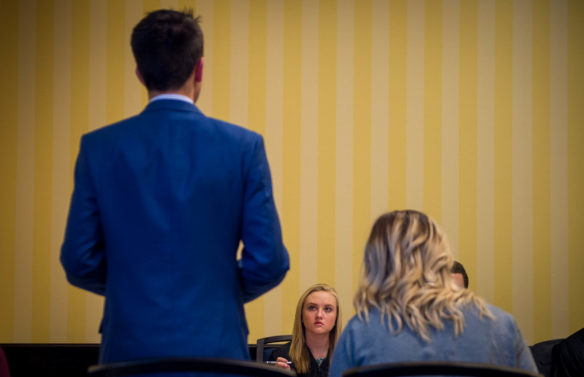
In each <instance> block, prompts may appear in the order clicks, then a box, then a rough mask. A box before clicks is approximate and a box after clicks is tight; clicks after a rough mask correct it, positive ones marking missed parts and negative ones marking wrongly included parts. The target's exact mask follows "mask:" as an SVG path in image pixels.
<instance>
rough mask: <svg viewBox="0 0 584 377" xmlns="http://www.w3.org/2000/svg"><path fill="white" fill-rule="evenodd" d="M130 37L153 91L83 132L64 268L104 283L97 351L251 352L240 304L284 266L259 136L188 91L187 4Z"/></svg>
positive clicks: (192, 51) (197, 32)
mask: <svg viewBox="0 0 584 377" xmlns="http://www.w3.org/2000/svg"><path fill="white" fill-rule="evenodd" d="M132 50H133V52H134V57H135V59H136V63H137V68H136V73H137V76H138V78H139V80H140V81H141V82H142V83H143V84H144V85H145V86H146V88H147V89H148V94H149V97H150V103H149V104H148V106H147V107H146V108H145V109H144V111H143V112H142V113H140V114H138V115H136V116H134V117H132V118H129V119H125V120H123V121H121V122H118V123H116V124H113V125H109V126H107V127H104V128H101V129H98V130H96V131H93V132H90V133H88V134H86V135H84V136H83V137H82V139H81V147H80V151H79V156H78V159H77V165H76V168H75V188H74V191H73V195H72V198H71V208H70V212H69V218H68V223H67V230H66V233H65V240H64V243H63V246H62V250H61V262H62V264H63V267H64V269H65V271H66V274H67V279H68V280H69V282H70V283H71V284H73V285H75V286H77V287H80V288H83V289H86V290H88V291H91V292H94V293H97V294H100V295H104V296H105V307H104V313H103V319H102V323H101V327H100V332H101V333H102V343H101V350H100V362H102V363H103V362H114V361H122V360H131V359H140V358H149V357H164V356H177V357H180V356H201V357H226V358H234V359H243V360H245V359H249V352H248V348H247V334H248V329H247V323H246V319H245V313H244V308H243V304H244V303H245V302H248V301H251V300H253V299H254V298H256V297H258V296H260V295H261V294H263V293H265V292H267V291H268V290H270V289H271V288H273V287H275V286H276V285H278V284H279V283H280V282H281V281H282V279H283V278H284V276H285V274H286V271H287V270H288V268H289V257H288V252H287V251H286V248H285V247H284V245H283V243H282V235H281V230H280V224H279V220H278V214H277V212H276V207H275V205H274V199H273V196H272V185H271V177H270V171H269V166H268V162H267V159H266V154H265V150H264V144H263V139H262V137H261V136H260V135H258V134H256V133H254V132H251V131H248V130H246V129H244V128H241V127H238V126H235V125H231V124H228V123H226V122H222V121H220V120H216V119H212V118H208V117H206V116H205V115H203V113H201V111H199V109H198V108H197V107H196V106H195V105H194V102H195V101H196V100H197V98H198V95H199V93H200V90H201V79H202V68H203V60H202V54H203V35H202V31H201V29H200V27H199V24H198V18H197V19H194V18H193V16H192V12H176V11H171V10H159V11H155V12H152V13H150V14H148V15H147V16H146V17H145V18H144V19H142V20H141V21H140V22H139V23H138V24H137V25H136V27H135V28H134V30H133V33H132ZM240 241H241V242H242V243H243V250H242V253H241V259H239V260H237V257H236V254H237V249H238V245H239V243H240Z"/></svg>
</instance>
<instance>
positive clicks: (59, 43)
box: [49, 0, 73, 342]
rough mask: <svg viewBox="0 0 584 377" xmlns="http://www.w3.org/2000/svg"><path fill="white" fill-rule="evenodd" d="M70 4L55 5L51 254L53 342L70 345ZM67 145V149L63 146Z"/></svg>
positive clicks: (64, 1) (68, 0)
mask: <svg viewBox="0 0 584 377" xmlns="http://www.w3.org/2000/svg"><path fill="white" fill-rule="evenodd" d="M71 6H72V4H71V0H57V1H56V2H55V23H54V26H55V43H54V45H53V48H54V52H53V56H54V58H55V61H54V65H53V68H54V72H53V81H54V83H55V85H54V88H53V89H54V91H53V94H52V95H53V97H54V98H55V104H54V110H55V111H54V113H53V124H54V132H53V140H52V149H53V151H52V152H53V156H52V157H53V170H52V177H51V179H52V184H53V185H52V186H53V187H52V190H51V191H52V201H51V206H52V208H53V211H52V213H51V244H50V245H51V254H50V277H51V285H50V315H49V321H50V330H49V333H50V340H51V341H52V342H66V341H67V337H66V334H67V291H68V288H67V286H68V284H67V281H66V279H65V276H64V274H63V268H62V267H61V263H60V261H59V255H60V251H61V242H62V240H63V233H64V229H65V221H66V219H67V209H68V208H69V190H70V187H71V186H70V183H71V181H70V178H71V174H70V173H71V168H70V165H71V162H70V154H71V153H70V151H69V146H70V143H67V142H66V143H63V141H68V140H69V135H70V130H71V72H72V70H71V62H72V60H71V56H72V40H71V38H72V27H73V25H72V9H71ZM63 144H65V145H63Z"/></svg>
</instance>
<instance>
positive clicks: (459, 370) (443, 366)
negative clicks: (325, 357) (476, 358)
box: [343, 361, 541, 377]
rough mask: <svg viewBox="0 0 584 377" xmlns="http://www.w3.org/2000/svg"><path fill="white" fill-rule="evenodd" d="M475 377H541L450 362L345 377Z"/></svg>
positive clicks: (371, 369) (373, 368)
mask: <svg viewBox="0 0 584 377" xmlns="http://www.w3.org/2000/svg"><path fill="white" fill-rule="evenodd" d="M438 375H443V376H474V377H541V375H540V374H538V373H534V372H529V371H526V370H523V369H517V368H509V367H503V366H498V365H491V364H480V363H463V362H448V361H420V362H407V363H390V364H378V365H369V366H363V367H358V368H352V369H349V370H346V371H345V372H344V373H343V377H387V376H438Z"/></svg>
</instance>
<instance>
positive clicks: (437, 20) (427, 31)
mask: <svg viewBox="0 0 584 377" xmlns="http://www.w3.org/2000/svg"><path fill="white" fill-rule="evenodd" d="M423 46H424V60H423V62H424V97H423V98H424V136H423V146H424V154H423V157H424V160H423V161H424V167H423V172H424V178H423V194H424V199H423V203H424V207H423V208H424V211H425V212H426V213H427V214H428V215H429V216H430V217H432V218H434V219H435V220H436V221H437V222H438V223H441V222H442V221H441V215H442V206H441V204H442V200H441V199H442V192H441V191H442V190H441V189H442V182H441V181H442V179H441V177H442V1H441V0H440V1H439V0H426V1H425V3H424V45H423Z"/></svg>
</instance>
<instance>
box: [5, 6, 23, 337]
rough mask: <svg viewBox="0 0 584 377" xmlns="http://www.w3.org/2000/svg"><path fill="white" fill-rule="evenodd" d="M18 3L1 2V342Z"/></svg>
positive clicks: (11, 214)
mask: <svg viewBox="0 0 584 377" xmlns="http://www.w3.org/2000/svg"><path fill="white" fill-rule="evenodd" d="M17 42H18V4H17V3H16V2H14V1H10V2H5V1H3V2H1V3H0V62H1V63H0V64H1V65H2V68H1V69H0V82H2V86H3V88H4V89H3V90H2V94H0V124H2V131H1V135H2V136H1V137H0V139H1V143H2V146H1V147H0V172H2V185H1V187H0V208H3V210H2V212H3V214H2V218H1V219H0V243H1V244H2V245H3V249H4V250H3V251H2V253H0V276H2V284H0V297H2V302H3V304H2V310H0V342H6V343H7V342H12V341H13V340H14V278H15V275H14V263H15V243H16V239H15V233H16V206H15V204H14V198H15V197H16V174H17V171H16V158H17V157H16V156H17V151H16V145H17V135H18V112H17V109H18V107H17V97H16V95H15V93H17V92H18V73H19V70H18V59H16V58H15V57H17V56H18V44H17Z"/></svg>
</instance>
